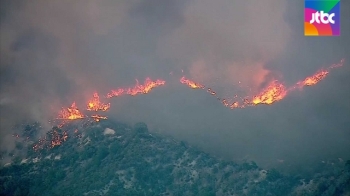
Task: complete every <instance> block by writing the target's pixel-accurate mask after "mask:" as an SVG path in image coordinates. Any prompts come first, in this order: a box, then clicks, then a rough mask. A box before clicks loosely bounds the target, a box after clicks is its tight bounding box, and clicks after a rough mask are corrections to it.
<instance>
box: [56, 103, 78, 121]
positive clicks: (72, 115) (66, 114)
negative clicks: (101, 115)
mask: <svg viewBox="0 0 350 196" xmlns="http://www.w3.org/2000/svg"><path fill="white" fill-rule="evenodd" d="M82 118H85V116H84V115H83V114H82V113H81V112H80V111H79V109H78V108H77V106H76V105H75V102H73V104H72V105H71V107H68V108H66V109H65V108H62V110H61V111H60V112H59V114H58V118H57V119H66V120H75V119H82Z"/></svg>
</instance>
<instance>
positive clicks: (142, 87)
mask: <svg viewBox="0 0 350 196" xmlns="http://www.w3.org/2000/svg"><path fill="white" fill-rule="evenodd" d="M164 84H165V81H164V80H160V79H158V80H155V81H152V80H151V79H150V78H146V79H145V82H144V83H143V84H139V81H138V80H136V85H135V86H134V87H132V88H127V89H123V88H120V89H117V90H111V92H109V93H108V94H107V98H112V97H118V96H121V95H123V94H127V95H131V96H135V95H137V94H147V93H149V92H150V91H151V90H152V89H153V88H156V87H158V86H162V85H164Z"/></svg>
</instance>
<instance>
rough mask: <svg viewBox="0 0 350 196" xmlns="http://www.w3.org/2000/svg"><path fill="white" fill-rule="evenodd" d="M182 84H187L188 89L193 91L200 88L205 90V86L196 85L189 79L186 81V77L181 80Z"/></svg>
mask: <svg viewBox="0 0 350 196" xmlns="http://www.w3.org/2000/svg"><path fill="white" fill-rule="evenodd" d="M180 82H181V83H182V84H186V85H187V86H188V87H190V88H193V89H198V88H201V89H204V86H203V85H201V84H199V83H196V82H194V81H191V80H189V79H186V78H185V76H182V78H181V79H180Z"/></svg>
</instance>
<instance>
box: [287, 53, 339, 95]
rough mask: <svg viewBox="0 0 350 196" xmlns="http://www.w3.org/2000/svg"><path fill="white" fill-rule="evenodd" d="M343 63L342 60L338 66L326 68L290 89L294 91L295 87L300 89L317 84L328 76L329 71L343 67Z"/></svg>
mask: <svg viewBox="0 0 350 196" xmlns="http://www.w3.org/2000/svg"><path fill="white" fill-rule="evenodd" d="M344 61H345V60H344V59H342V60H341V61H340V63H338V64H334V65H332V66H330V67H328V68H327V69H321V70H319V71H318V72H316V73H315V74H314V75H312V76H309V77H307V78H305V79H304V80H303V81H299V82H298V83H297V84H296V85H295V86H293V87H292V89H294V88H296V87H299V88H302V87H304V86H312V85H315V84H317V83H318V82H320V81H321V80H323V79H325V78H326V76H327V75H328V74H329V72H330V70H331V69H334V68H338V67H341V66H343V64H344Z"/></svg>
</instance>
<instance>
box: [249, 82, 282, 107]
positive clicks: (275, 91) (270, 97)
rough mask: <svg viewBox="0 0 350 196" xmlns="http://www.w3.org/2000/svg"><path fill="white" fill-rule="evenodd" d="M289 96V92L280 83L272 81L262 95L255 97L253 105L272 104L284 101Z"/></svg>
mask: <svg viewBox="0 0 350 196" xmlns="http://www.w3.org/2000/svg"><path fill="white" fill-rule="evenodd" d="M286 95H287V90H286V88H285V87H284V85H283V84H281V83H279V82H278V81H276V80H275V81H272V82H271V83H270V84H269V86H268V87H267V88H266V89H264V90H263V92H262V93H260V94H259V95H257V96H255V97H254V98H253V100H252V101H251V102H252V103H253V104H255V105H257V104H272V103H274V102H276V101H279V100H281V99H283V98H284V97H285V96H286Z"/></svg>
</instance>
